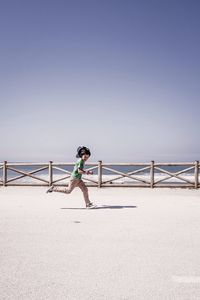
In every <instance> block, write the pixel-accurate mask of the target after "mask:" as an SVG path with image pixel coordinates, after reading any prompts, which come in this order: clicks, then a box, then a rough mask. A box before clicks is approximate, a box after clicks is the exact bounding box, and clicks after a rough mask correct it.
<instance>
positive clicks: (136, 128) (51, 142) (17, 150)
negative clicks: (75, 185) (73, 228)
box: [0, 0, 200, 162]
mask: <svg viewBox="0 0 200 300" xmlns="http://www.w3.org/2000/svg"><path fill="white" fill-rule="evenodd" d="M199 16H200V1H197V0H190V1H189V0H188V1H185V0H171V1H170V0H169V1H164V0H163V1H162V0H146V1H145V0H124V1H122V0H121V1H119V0H107V1H104V0H102V1H96V0H91V1H87V0H84V1H81V0H77V1H76V0H73V1H67V0H65V1H64V0H56V1H51V0H48V1H46V0H40V1H38V0H34V1H33V0H32V1H29V0H24V1H20V0H18V1H14V0H8V1H1V9H0V111H1V112H0V129H1V148H0V161H3V160H10V161H41V160H43V161H46V160H49V159H52V160H54V161H73V160H74V157H75V150H76V148H77V147H78V146H79V145H82V144H83V145H86V146H88V147H90V148H91V150H92V154H93V155H92V158H91V161H96V160H98V159H103V160H104V161H122V162H123V161H149V160H151V159H154V160H156V161H191V160H195V159H200V138H199V116H200V99H199V95H200V58H199V57H200V56H199V53H200V17H199Z"/></svg>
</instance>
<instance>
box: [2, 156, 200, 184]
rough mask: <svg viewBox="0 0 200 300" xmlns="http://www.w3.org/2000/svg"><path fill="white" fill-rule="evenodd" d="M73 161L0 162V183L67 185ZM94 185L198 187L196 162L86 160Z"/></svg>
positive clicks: (199, 167) (199, 177) (199, 166)
mask: <svg viewBox="0 0 200 300" xmlns="http://www.w3.org/2000/svg"><path fill="white" fill-rule="evenodd" d="M73 166H74V163H54V162H52V161H50V162H48V163H9V162H7V161H4V162H3V163H0V186H51V185H67V184H68V180H69V179H70V175H71V171H72V169H73ZM86 167H87V169H88V170H92V171H93V172H94V175H90V176H83V180H84V181H85V182H86V184H87V185H88V186H94V187H99V188H100V187H108V186H109V187H150V188H155V187H173V188H178V187H182V188H195V189H198V188H199V187H200V172H199V170H200V163H199V161H195V162H191V163H155V162H154V161H151V162H150V163H103V162H102V161H98V162H97V163H87V165H86Z"/></svg>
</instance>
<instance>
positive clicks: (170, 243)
mask: <svg viewBox="0 0 200 300" xmlns="http://www.w3.org/2000/svg"><path fill="white" fill-rule="evenodd" d="M45 191H46V188H43V187H41V188H37V187H32V188H31V187H30V188H28V187H7V188H3V187H1V188H0V299H1V300H3V299H6V300H11V299H12V300H16V299H24V300H29V299H34V300H39V299H52V300H55V299H56V300H57V299H58V300H61V299H63V300H64V299H67V300H68V299H69V300H89V299H95V300H100V299H101V300H104V299H105V300H122V299H123V300H129V299H130V300H132V299H136V300H140V299H141V300H148V299H150V300H157V299H158V300H162V299H164V300H165V299H166V300H168V299H175V300H179V299H180V300H190V299H191V300H197V299H198V300H199V299H200V190H181V189H154V190H151V189H135V188H104V189H97V188H90V195H91V200H92V201H94V202H96V203H97V204H98V205H99V206H101V207H102V208H100V209H96V210H85V209H82V208H83V205H84V202H83V199H82V195H81V192H80V191H79V190H78V189H77V190H75V191H74V192H73V193H72V194H71V195H64V194H58V193H52V194H46V193H45Z"/></svg>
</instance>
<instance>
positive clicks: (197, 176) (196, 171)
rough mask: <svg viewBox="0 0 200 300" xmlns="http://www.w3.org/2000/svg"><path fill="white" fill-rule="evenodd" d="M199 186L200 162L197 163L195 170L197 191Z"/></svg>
mask: <svg viewBox="0 0 200 300" xmlns="http://www.w3.org/2000/svg"><path fill="white" fill-rule="evenodd" d="M198 185H199V161H198V160H196V161H195V168H194V186H195V189H198Z"/></svg>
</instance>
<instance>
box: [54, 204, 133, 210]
mask: <svg viewBox="0 0 200 300" xmlns="http://www.w3.org/2000/svg"><path fill="white" fill-rule="evenodd" d="M124 208H137V206H134V205H100V206H97V207H95V208H90V209H87V210H96V209H124ZM60 209H86V208H85V207H61V208H60Z"/></svg>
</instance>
